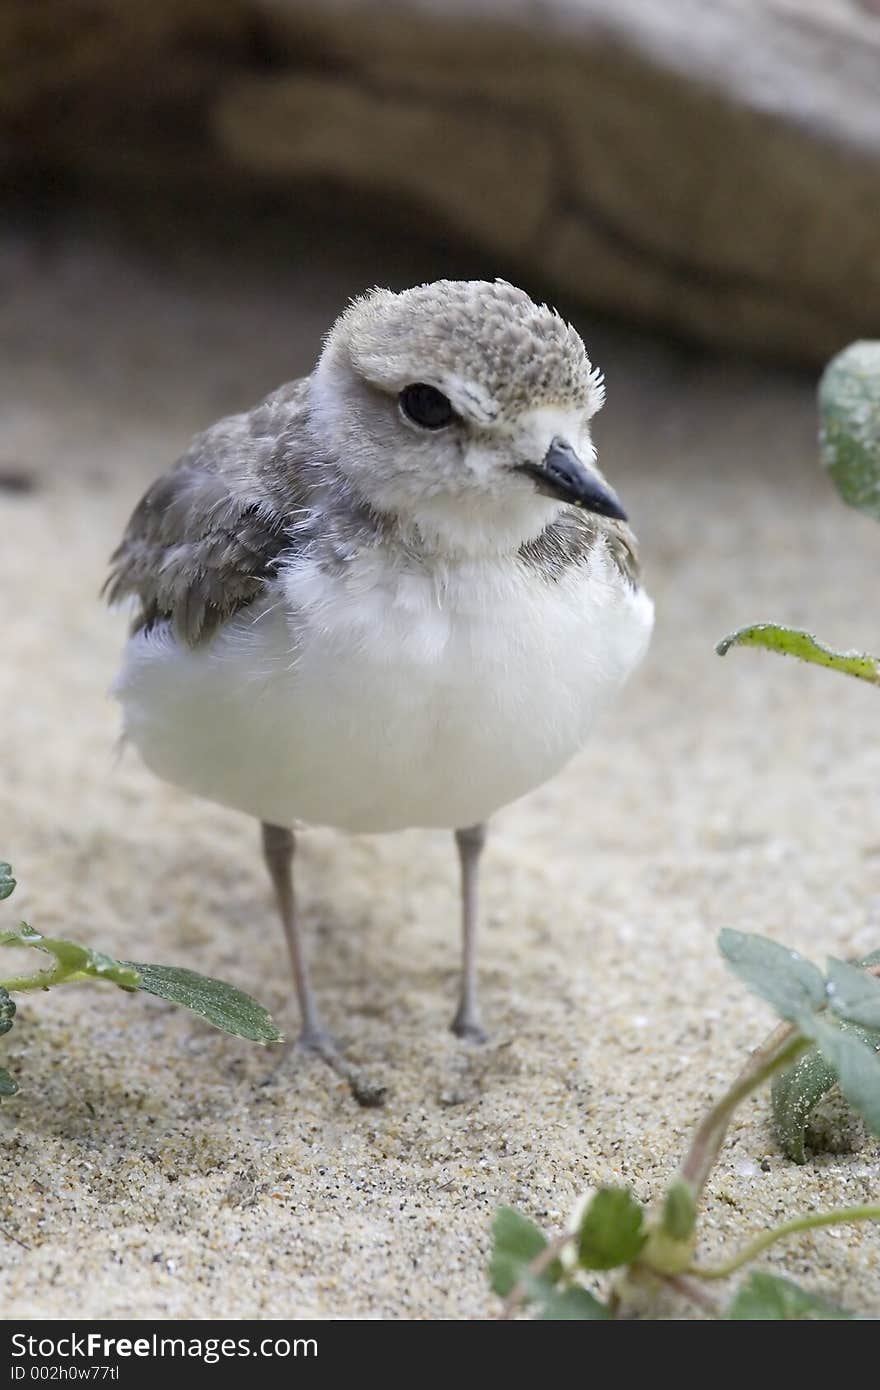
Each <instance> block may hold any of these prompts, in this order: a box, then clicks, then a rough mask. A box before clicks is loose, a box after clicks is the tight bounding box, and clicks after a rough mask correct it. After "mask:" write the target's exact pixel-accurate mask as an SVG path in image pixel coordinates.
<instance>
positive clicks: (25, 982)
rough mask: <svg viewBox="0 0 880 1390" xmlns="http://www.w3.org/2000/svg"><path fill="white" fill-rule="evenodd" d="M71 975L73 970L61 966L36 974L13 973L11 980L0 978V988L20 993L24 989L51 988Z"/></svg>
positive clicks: (12, 992)
mask: <svg viewBox="0 0 880 1390" xmlns="http://www.w3.org/2000/svg"><path fill="white" fill-rule="evenodd" d="M73 977H74V975H73V972H71V971H70V970H68V969H64V968H63V967H59V969H57V970H40V971H38V972H37V974H36V975H15V976H13V978H12V979H11V980H0V989H5V990H6V992H7V993H8V994H21V993H22V991H23V990H26V989H51V987H52V986H53V985H62V984H64V983H65V982H66V981H67V980H70V979H72V978H73Z"/></svg>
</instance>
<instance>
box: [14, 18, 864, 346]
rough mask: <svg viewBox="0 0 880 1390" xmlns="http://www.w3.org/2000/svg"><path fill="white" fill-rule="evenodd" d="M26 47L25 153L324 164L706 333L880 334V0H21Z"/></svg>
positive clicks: (241, 167) (793, 340) (806, 342)
mask: <svg viewBox="0 0 880 1390" xmlns="http://www.w3.org/2000/svg"><path fill="white" fill-rule="evenodd" d="M0 64H2V72H0V169H2V168H3V167H4V165H5V167H6V170H7V172H9V173H12V174H15V173H16V172H18V171H19V170H20V169H21V168H22V167H24V166H31V167H33V166H34V165H36V167H37V168H38V169H42V170H44V171H46V172H54V171H57V170H67V169H70V170H74V171H77V172H79V173H81V174H83V173H84V174H87V175H89V176H90V177H91V178H93V179H95V178H97V179H102V180H114V179H119V178H121V177H125V178H126V179H129V180H132V179H133V180H135V181H138V180H139V181H141V182H143V183H145V184H148V185H151V186H152V185H155V184H157V183H161V182H163V181H169V182H170V181H174V180H177V181H184V182H187V183H190V184H195V185H196V186H200V185H201V183H204V184H205V185H206V186H209V187H210V186H211V185H215V186H217V187H219V186H221V185H222V184H223V182H224V181H225V182H226V184H228V183H229V181H230V180H234V179H236V178H238V179H240V180H242V181H244V182H246V181H247V180H251V181H253V180H254V178H255V177H256V178H257V179H258V180H260V181H264V182H267V183H269V184H271V185H275V186H279V187H282V188H288V187H289V188H290V189H291V190H295V189H296V187H297V186H298V185H299V184H301V183H302V181H304V180H314V179H319V180H322V181H324V182H329V183H330V184H331V185H339V186H342V187H343V188H355V189H357V190H358V191H359V194H360V195H363V193H364V192H365V191H366V192H367V193H368V194H370V195H372V196H374V197H375V199H376V200H377V201H379V200H381V199H384V198H389V199H393V200H395V201H396V202H397V203H399V202H400V201H404V202H405V203H407V204H408V205H410V206H411V207H413V208H415V209H416V210H418V212H419V216H420V218H421V220H423V221H424V222H425V224H426V225H427V226H432V225H437V226H440V227H443V228H444V229H447V230H448V229H450V228H452V229H454V230H456V231H457V232H458V233H460V234H461V235H462V236H463V237H465V238H467V239H469V240H470V241H471V242H473V243H476V244H477V245H479V247H480V248H481V249H482V250H483V251H484V252H489V253H494V254H495V255H496V256H497V257H498V258H499V260H500V261H501V262H502V263H503V265H504V266H505V268H508V269H509V268H512V269H519V272H520V273H521V275H522V278H523V279H524V280H525V281H526V282H527V283H528V281H529V276H530V275H532V276H533V277H535V278H536V279H537V280H538V281H539V282H540V284H541V285H545V286H550V287H552V286H554V285H555V286H558V287H559V288H560V290H564V291H565V292H566V293H568V294H570V295H576V296H577V297H579V298H580V299H581V300H582V301H583V302H584V303H586V304H588V305H592V306H595V307H598V308H601V309H604V310H609V311H613V312H615V313H620V314H623V315H625V316H627V317H629V318H632V319H637V320H640V321H642V322H647V323H655V324H658V325H661V326H663V327H665V328H667V329H672V330H674V331H676V332H679V333H683V334H687V335H690V336H695V337H698V338H701V339H704V340H710V341H714V342H719V343H726V344H731V345H734V346H737V347H745V348H749V349H757V350H760V351H762V352H770V353H774V354H776V355H778V356H782V357H788V358H791V359H801V360H816V361H818V360H821V359H823V358H825V357H827V356H829V355H830V354H831V352H833V351H834V350H835V349H836V348H838V347H839V346H840V345H841V344H842V343H844V342H846V341H849V340H850V339H853V338H856V337H859V336H862V335H870V336H876V335H877V325H878V323H880V0H861V3H857V0H714V3H713V4H711V5H707V4H705V3H704V0H670V3H668V4H663V3H659V2H658V0H149V3H145V0H3V3H2V5H0ZM342 206H343V207H344V204H342Z"/></svg>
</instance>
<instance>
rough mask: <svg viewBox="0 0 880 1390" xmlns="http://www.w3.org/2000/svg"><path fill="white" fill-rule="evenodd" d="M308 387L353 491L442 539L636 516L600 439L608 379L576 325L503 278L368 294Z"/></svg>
mask: <svg viewBox="0 0 880 1390" xmlns="http://www.w3.org/2000/svg"><path fill="white" fill-rule="evenodd" d="M312 392H313V400H312V406H313V418H314V423H315V428H316V433H317V434H318V436H319V438H320V441H321V445H322V448H323V449H326V450H327V451H328V452H329V453H330V454H331V455H332V457H333V460H334V463H335V464H336V465H337V466H338V468H339V469H340V471H341V472H342V473H343V474H344V475H345V476H346V478H347V480H348V481H349V483H350V484H351V485H352V487H353V488H354V489H355V490H356V491H357V493H358V494H359V495H360V496H361V497H362V498H363V499H364V501H366V502H367V503H368V504H369V505H370V506H371V507H373V508H375V509H376V510H377V511H379V512H382V513H386V514H389V515H391V516H394V517H395V518H396V519H397V520H398V521H399V522H400V523H401V524H403V526H404V527H408V526H413V527H416V528H418V531H419V533H420V535H421V536H422V538H423V539H425V540H428V541H433V542H435V543H436V544H438V545H439V546H441V547H444V548H447V549H450V550H463V551H466V552H470V553H491V552H492V551H496V552H498V551H504V550H509V549H513V548H516V547H518V546H520V545H522V544H523V543H524V542H526V541H528V540H531V539H533V538H534V537H535V536H537V535H538V534H539V533H540V532H541V531H542V530H543V529H544V527H545V526H546V525H547V524H548V523H549V522H550V521H551V520H552V519H553V517H554V515H555V514H556V513H558V512H559V510H560V509H561V508H562V507H564V506H576V507H582V508H584V509H586V510H587V511H590V512H593V513H596V514H597V515H599V516H604V517H611V518H617V519H619V520H625V519H626V518H625V515H624V512H623V509H622V507H621V504H620V502H619V501H618V498H617V496H616V495H615V493H614V492H613V491H612V489H611V488H610V487H609V486H608V484H607V483H606V482H605V480H604V478H603V477H602V474H601V473H600V472H599V470H598V468H597V467H596V455H595V450H594V448H593V444H592V441H591V438H590V420H591V418H592V416H593V415H594V414H595V413H596V411H597V410H598V409H599V407H600V406H601V404H602V400H603V394H604V393H603V387H602V378H601V375H600V374H599V373H598V372H597V371H595V370H594V368H593V367H592V366H591V364H590V360H589V358H588V357H587V353H586V350H585V348H584V345H583V343H582V341H581V339H580V337H579V336H578V334H577V333H576V332H575V330H574V329H573V328H572V327H571V326H570V325H569V324H567V323H565V321H564V320H563V319H561V318H560V317H559V315H558V314H556V313H555V312H553V311H552V310H550V309H548V308H547V307H546V306H544V305H537V304H535V303H534V302H533V301H532V300H531V299H530V298H529V297H528V295H527V294H525V293H524V292H523V291H522V290H519V289H517V288H516V287H515V286H513V285H509V284H507V283H505V282H504V281H495V283H489V282H487V281H482V280H439V281H437V282H436V283H434V284H430V285H421V286H418V287H417V288H415V289H411V290H405V291H404V292H403V293H401V294H394V293H392V292H391V291H390V290H373V291H372V292H371V293H369V294H366V295H364V296H363V297H362V298H360V299H358V300H356V301H355V302H354V303H353V304H352V305H351V306H350V307H349V308H348V309H347V310H346V312H345V313H344V314H343V315H342V316H341V318H339V319H338V320H337V322H336V323H335V324H334V326H333V328H332V329H331V331H330V333H329V335H328V337H327V341H326V344H325V347H324V351H323V353H322V356H321V359H320V361H319V363H318V367H317V369H316V371H315V374H314V377H313V381H312Z"/></svg>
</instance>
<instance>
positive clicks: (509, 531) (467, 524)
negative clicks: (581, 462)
mask: <svg viewBox="0 0 880 1390" xmlns="http://www.w3.org/2000/svg"><path fill="white" fill-rule="evenodd" d="M559 511H560V504H559V503H558V502H555V501H553V500H552V499H550V498H543V497H539V496H537V495H536V496H535V497H526V498H525V499H522V498H519V497H517V498H493V497H483V496H480V495H479V494H477V495H476V496H475V497H473V498H468V499H465V498H462V497H460V496H456V497H450V496H447V495H444V494H439V495H437V496H435V497H428V498H424V499H420V500H419V501H418V502H417V503H415V504H413V505H412V506H410V507H407V508H406V509H403V510H400V511H398V512H397V514H396V515H395V517H394V520H395V522H396V524H397V525H396V529H397V530H398V531H399V533H400V536H401V539H402V541H403V544H404V545H406V546H407V548H408V549H410V550H412V551H415V552H416V553H419V554H422V555H424V556H426V557H430V558H442V559H455V558H461V559H465V560H480V559H493V558H499V559H500V558H503V557H504V556H510V555H515V554H517V552H518V551H519V550H520V549H521V548H522V547H523V546H524V545H528V544H529V542H530V541H534V540H536V539H537V537H538V536H540V535H541V533H542V532H543V531H544V530H545V529H546V528H547V526H549V525H550V523H551V522H552V521H553V520H554V519H555V518H556V517H557V516H558V514H559Z"/></svg>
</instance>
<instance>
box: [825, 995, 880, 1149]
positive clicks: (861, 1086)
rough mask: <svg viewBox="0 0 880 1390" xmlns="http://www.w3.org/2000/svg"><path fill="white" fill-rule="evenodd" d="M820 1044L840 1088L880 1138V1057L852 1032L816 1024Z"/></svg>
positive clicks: (831, 1025) (872, 1131)
mask: <svg viewBox="0 0 880 1390" xmlns="http://www.w3.org/2000/svg"><path fill="white" fill-rule="evenodd" d="M815 1039H816V1044H817V1046H818V1048H819V1051H820V1052H821V1053H822V1056H823V1057H824V1058H825V1060H826V1062H830V1064H831V1066H832V1067H833V1068H834V1070H835V1072H836V1074H837V1084H838V1086H839V1087H840V1089H841V1091H843V1094H844V1095H845V1096H846V1098H847V1100H848V1101H849V1103H850V1105H851V1106H853V1108H854V1109H855V1110H857V1111H858V1113H859V1114H860V1115H861V1117H862V1119H863V1120H864V1121H865V1124H866V1125H867V1126H868V1128H869V1129H870V1131H871V1133H872V1134H877V1135H880V1056H878V1055H877V1053H875V1052H873V1051H872V1050H871V1048H870V1047H868V1046H867V1045H866V1044H865V1043H863V1042H862V1041H861V1039H860V1038H858V1037H857V1036H856V1034H855V1032H854V1031H853V1030H852V1029H848V1030H845V1029H843V1028H836V1027H835V1026H834V1024H833V1023H828V1022H826V1020H825V1019H817V1020H816V1030H815Z"/></svg>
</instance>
